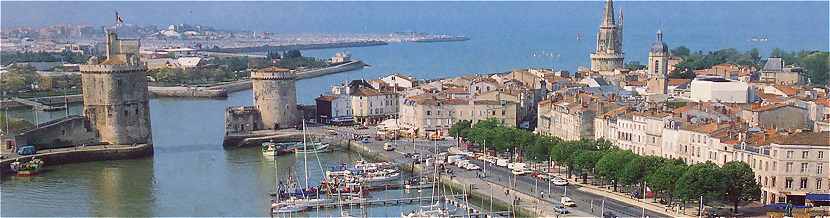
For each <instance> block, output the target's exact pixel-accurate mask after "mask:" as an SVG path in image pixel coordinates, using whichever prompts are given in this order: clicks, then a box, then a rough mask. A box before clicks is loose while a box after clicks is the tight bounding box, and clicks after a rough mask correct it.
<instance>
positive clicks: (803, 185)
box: [798, 177, 807, 188]
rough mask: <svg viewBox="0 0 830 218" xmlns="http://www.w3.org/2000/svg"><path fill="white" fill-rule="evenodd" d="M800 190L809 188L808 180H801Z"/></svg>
mask: <svg viewBox="0 0 830 218" xmlns="http://www.w3.org/2000/svg"><path fill="white" fill-rule="evenodd" d="M798 187H799V188H807V178H803V177H802V178H801V182H800V183H799V184H798Z"/></svg>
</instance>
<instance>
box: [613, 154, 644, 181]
mask: <svg viewBox="0 0 830 218" xmlns="http://www.w3.org/2000/svg"><path fill="white" fill-rule="evenodd" d="M645 173H646V172H645V162H644V160H643V158H642V157H640V156H634V157H633V158H631V159H629V160H628V161H627V162H625V163H624V164H623V165H622V171H621V172H620V177H619V179H620V182H621V183H622V184H623V185H634V184H639V183H641V180H642V179H643V178H644V177H645Z"/></svg>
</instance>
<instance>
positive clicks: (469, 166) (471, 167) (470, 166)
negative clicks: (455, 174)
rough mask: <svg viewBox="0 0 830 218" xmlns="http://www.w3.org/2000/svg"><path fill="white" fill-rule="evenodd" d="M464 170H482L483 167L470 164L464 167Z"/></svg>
mask: <svg viewBox="0 0 830 218" xmlns="http://www.w3.org/2000/svg"><path fill="white" fill-rule="evenodd" d="M464 169H467V170H480V169H481V167H479V166H478V165H476V164H474V163H469V162H468V163H467V164H465V165H464Z"/></svg>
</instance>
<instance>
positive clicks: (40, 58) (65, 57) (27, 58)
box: [0, 51, 90, 66]
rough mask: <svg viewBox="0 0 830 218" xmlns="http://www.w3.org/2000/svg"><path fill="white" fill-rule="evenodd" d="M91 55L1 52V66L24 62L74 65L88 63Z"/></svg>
mask: <svg viewBox="0 0 830 218" xmlns="http://www.w3.org/2000/svg"><path fill="white" fill-rule="evenodd" d="M89 57H90V56H89V55H83V54H77V53H72V52H68V51H67V52H0V65H3V66H6V65H8V64H11V63H22V62H60V61H63V62H66V63H73V64H81V63H86V61H87V60H89Z"/></svg>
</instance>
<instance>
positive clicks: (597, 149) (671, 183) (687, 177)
mask: <svg viewBox="0 0 830 218" xmlns="http://www.w3.org/2000/svg"><path fill="white" fill-rule="evenodd" d="M449 133H450V134H451V135H457V136H460V137H463V138H464V139H466V140H467V141H469V142H472V143H476V144H479V145H482V144H483V143H485V141H486V143H487V148H488V150H490V149H493V150H496V151H498V152H504V151H512V152H518V153H521V154H524V155H523V156H524V159H525V160H528V161H532V162H542V161H546V160H548V159H550V160H552V161H554V162H555V163H556V164H557V165H559V166H565V167H566V169H567V175H568V177H569V178H570V177H571V175H579V176H581V177H582V181H583V183H585V182H587V179H588V177H589V176H592V177H593V178H595V179H598V180H600V181H602V182H604V183H610V184H612V186H613V189H614V191H617V190H618V186H619V185H622V186H624V187H631V188H634V187H636V188H637V189H636V190H642V189H643V187H646V186H647V187H649V188H651V189H652V191H654V192H655V193H658V194H659V195H660V197H661V198H662V199H664V200H666V202H667V204H668V203H671V202H672V200H674V199H680V200H682V201H683V202H684V203H685V202H689V201H694V200H697V199H699V198H700V197H701V196H702V197H703V200H704V201H706V202H712V201H715V202H731V203H733V205H734V207H735V210H736V211H737V208H738V205H739V204H740V203H741V202H746V201H752V200H757V199H758V198H759V197H760V194H761V191H760V185H759V184H758V183H757V182H756V181H755V178H754V175H755V174H754V172H753V171H752V168H750V166H749V165H747V164H746V163H743V162H737V161H736V162H729V163H726V164H724V166H723V167H719V166H718V165H716V164H714V163H711V162H706V163H698V164H693V165H687V164H686V163H684V161H683V160H679V159H666V158H663V157H659V156H640V155H637V154H634V153H632V152H631V151H629V150H621V149H619V148H616V147H615V146H613V144H612V143H611V142H609V141H607V140H603V139H600V140H588V139H583V140H578V141H565V140H562V139H560V138H557V137H550V136H542V135H535V134H533V133H531V132H528V131H525V130H521V129H518V128H509V127H505V126H502V125H501V123H500V122H499V121H498V120H496V119H488V120H484V121H480V122H478V123H476V124H475V125H472V122H470V121H459V122H457V123H455V124H454V125H453V126H452V128H451V129H450V131H449Z"/></svg>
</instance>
